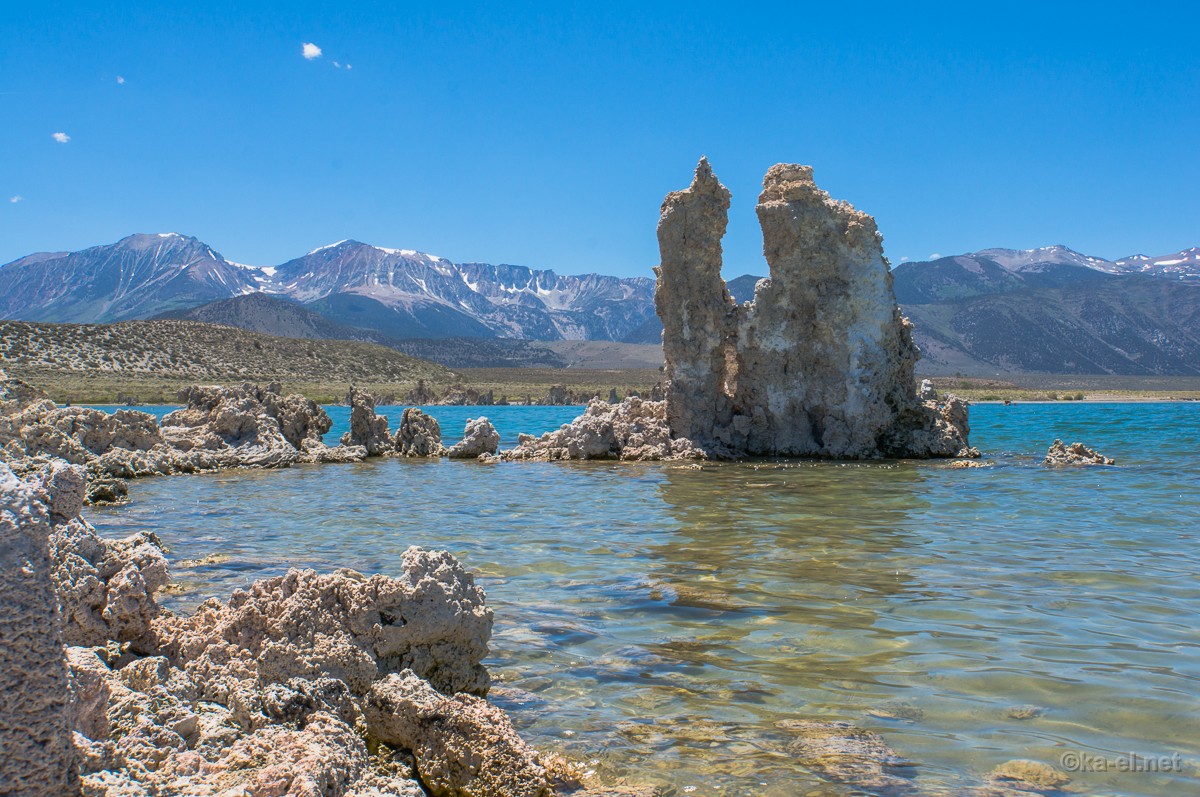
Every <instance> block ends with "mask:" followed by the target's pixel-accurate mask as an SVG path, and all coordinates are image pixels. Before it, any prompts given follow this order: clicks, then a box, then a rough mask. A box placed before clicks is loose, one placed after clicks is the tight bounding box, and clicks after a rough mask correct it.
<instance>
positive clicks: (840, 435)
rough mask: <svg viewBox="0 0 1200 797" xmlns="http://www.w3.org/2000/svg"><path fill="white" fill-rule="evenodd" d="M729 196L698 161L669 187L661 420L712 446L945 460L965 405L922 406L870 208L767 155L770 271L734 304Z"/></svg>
mask: <svg viewBox="0 0 1200 797" xmlns="http://www.w3.org/2000/svg"><path fill="white" fill-rule="evenodd" d="M728 207H729V192H728V190H727V189H725V187H724V186H722V185H721V184H720V182H718V181H717V179H716V177H715V176H714V175H713V172H712V169H711V167H710V166H709V164H708V162H707V161H706V160H703V159H702V160H701V161H700V165H699V166H698V167H697V168H696V175H695V178H694V179H693V181H692V185H691V186H690V187H689V188H687V189H686V190H684V191H676V192H672V193H670V194H668V195H667V198H666V200H665V201H664V203H663V207H662V214H661V217H660V220H659V230H658V235H659V248H660V251H661V255H662V263H661V265H660V266H659V267H658V269H657V274H658V285H657V287H656V292H655V307H656V310H657V312H658V314H659V317H660V318H661V319H662V321H663V327H664V332H663V351H664V355H665V357H666V373H667V377H668V379H669V380H670V382H669V384H668V387H667V416H668V419H669V422H670V426H671V432H672V434H673V435H674V436H675V437H679V438H686V439H689V440H691V441H693V442H694V443H695V444H696V445H698V446H699V447H700V448H702V449H704V450H705V451H707V452H708V453H709V454H710V455H715V456H730V455H740V454H751V455H766V456H776V455H781V456H817V457H836V458H855V459H857V458H870V457H879V456H891V457H932V456H942V457H950V456H956V455H958V454H959V452H960V451H963V450H964V449H967V448H968V442H967V435H968V431H969V429H968V428H967V425H966V403H965V402H963V401H961V400H958V399H955V398H953V397H950V398H948V399H947V400H946V401H945V402H939V401H937V400H936V399H930V400H927V401H922V400H921V399H920V398H918V396H917V395H916V392H915V390H914V389H913V384H914V377H913V367H914V365H915V363H916V360H917V357H918V352H917V348H916V346H915V345H914V344H913V342H912V334H911V327H912V325H911V323H910V322H909V321H908V320H907V319H906V318H904V317H903V316H902V315H901V314H900V309H899V307H898V306H897V305H896V300H895V295H894V293H893V291H892V277H891V273H890V271H889V266H888V261H887V259H886V258H885V257H884V255H883V247H882V238H881V236H880V235H879V233H878V231H877V230H876V227H875V221H874V219H872V218H871V217H870V216H868V215H867V214H865V213H862V212H860V211H857V210H855V209H854V208H853V207H851V206H850V205H849V204H847V203H845V202H837V201H834V200H832V199H830V197H829V195H828V194H827V193H825V192H824V191H822V190H820V189H819V188H818V187H817V186H816V184H815V183H814V182H813V179H812V169H811V167H808V166H800V165H796V164H777V165H776V166H773V167H771V169H770V170H769V171H768V172H767V175H766V177H765V178H764V180H763V191H762V194H761V195H760V196H759V202H758V206H757V212H758V217H759V221H760V224H761V225H762V229H763V253H764V255H765V256H766V259H767V262H768V264H769V266H770V270H771V277H770V279H767V280H761V281H760V282H759V283H758V285H757V287H756V289H755V296H754V300H753V301H752V302H750V303H747V304H744V305H740V306H738V305H737V304H736V303H735V302H734V301H733V299H732V298H731V297H730V296H729V293H728V290H727V288H726V287H725V283H724V281H723V280H722V279H721V262H722V261H721V244H720V241H721V236H722V235H723V234H724V232H725V226H726V221H727V214H728Z"/></svg>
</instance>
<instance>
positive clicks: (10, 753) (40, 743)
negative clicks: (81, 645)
mask: <svg viewBox="0 0 1200 797" xmlns="http://www.w3.org/2000/svg"><path fill="white" fill-rule="evenodd" d="M39 476H40V477H34V478H32V479H30V480H28V481H22V480H20V479H18V478H17V477H16V475H15V474H14V473H13V472H12V470H11V469H10V468H9V467H8V466H7V465H5V464H4V463H2V462H0V607H3V609H2V610H0V751H2V752H0V794H6V795H18V794H19V795H27V796H28V797H60V795H76V794H79V777H78V767H77V765H76V762H75V750H74V745H73V744H72V737H71V725H72V723H71V707H70V703H69V697H70V690H69V686H68V680H67V668H66V663H65V660H64V659H63V635H62V620H61V618H60V616H59V611H58V598H57V596H56V595H55V591H54V582H53V581H52V580H51V576H50V574H51V571H52V569H53V563H52V559H51V552H50V534H51V533H52V528H53V525H54V524H55V523H64V522H67V521H68V520H70V519H72V518H73V517H75V516H76V515H78V514H79V508H80V507H81V506H82V505H83V497H84V495H83V485H84V474H83V469H82V468H79V467H73V466H70V465H65V464H59V465H57V466H55V468H54V469H53V470H51V471H50V472H47V473H44V474H40V475H39Z"/></svg>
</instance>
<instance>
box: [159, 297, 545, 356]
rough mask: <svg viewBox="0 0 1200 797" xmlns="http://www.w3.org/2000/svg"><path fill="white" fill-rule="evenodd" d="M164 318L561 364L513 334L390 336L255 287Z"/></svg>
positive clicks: (429, 352) (415, 351) (432, 352)
mask: <svg viewBox="0 0 1200 797" xmlns="http://www.w3.org/2000/svg"><path fill="white" fill-rule="evenodd" d="M160 318H177V319H187V320H193V321H204V322H208V323H212V324H224V325H226V326H231V327H238V328H239V329H246V330H251V331H254V332H262V333H265V334H268V335H276V336H279V337H287V338H315V339H320V338H323V339H333V340H357V341H365V342H368V343H377V344H379V345H381V346H387V347H388V348H391V349H395V350H396V351H400V352H404V353H405V354H408V355H411V356H413V357H420V358H421V359H424V360H429V361H430V362H435V363H439V364H441V365H445V366H447V367H450V368H508V367H517V368H560V367H562V366H564V365H565V364H566V362H565V361H564V360H563V358H562V357H560V356H559V355H557V354H555V353H554V352H553V351H551V350H550V349H547V348H544V347H541V346H535V345H533V344H531V343H529V342H528V341H524V340H511V339H507V338H494V339H488V338H409V339H402V338H399V339H398V338H390V337H388V336H387V335H384V334H382V333H381V332H377V331H374V330H371V329H362V328H358V327H351V326H347V325H345V324H338V323H335V322H333V321H330V320H329V319H328V318H326V317H324V316H323V315H320V314H319V313H317V312H314V311H313V310H311V309H309V308H307V307H305V306H304V305H302V304H300V303H299V302H297V301H294V300H292V299H288V298H286V297H283V296H273V295H270V294H262V293H254V294H249V295H246V296H235V297H233V298H232V299H219V300H217V301H215V302H209V303H208V304H204V305H201V306H199V307H193V308H191V309H188V310H175V311H172V312H170V313H167V314H165V315H163V316H160Z"/></svg>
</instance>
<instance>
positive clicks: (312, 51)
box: [300, 42, 321, 61]
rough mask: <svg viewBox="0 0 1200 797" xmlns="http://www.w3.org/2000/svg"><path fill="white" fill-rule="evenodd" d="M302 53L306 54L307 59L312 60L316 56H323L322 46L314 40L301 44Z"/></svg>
mask: <svg viewBox="0 0 1200 797" xmlns="http://www.w3.org/2000/svg"><path fill="white" fill-rule="evenodd" d="M300 54H301V55H303V56H304V58H305V60H308V61H312V60H313V59H314V58H320V57H321V48H320V47H318V46H317V45H315V44H313V43H312V42H305V43H304V44H303V45H301V46H300Z"/></svg>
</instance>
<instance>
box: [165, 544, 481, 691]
mask: <svg viewBox="0 0 1200 797" xmlns="http://www.w3.org/2000/svg"><path fill="white" fill-rule="evenodd" d="M491 629H492V613H491V610H490V609H488V608H487V607H486V606H485V605H484V597H483V591H482V590H480V589H479V588H478V587H477V586H475V583H474V580H473V579H472V577H471V575H470V574H469V573H467V572H466V571H465V570H463V568H462V565H460V564H459V563H458V561H457V560H455V559H454V557H452V556H450V554H448V553H445V552H444V551H443V552H430V551H424V550H421V549H419V548H409V549H408V550H407V551H405V553H404V573H403V575H402V576H401V577H399V578H389V577H387V576H383V575H375V576H370V577H367V576H364V575H362V574H360V573H356V572H354V571H353V570H339V571H337V572H335V573H331V574H318V573H316V572H314V571H311V570H290V571H288V573H287V575H284V576H278V577H275V578H269V579H264V580H261V581H258V582H255V583H254V584H253V585H252V586H251V587H250V589H248V590H239V591H237V592H235V593H234V594H233V596H232V597H230V599H229V601H228V603H225V604H222V603H220V602H219V601H216V600H210V601H208V602H207V603H205V604H203V605H202V606H201V607H200V608H199V609H198V610H197V612H196V613H195V614H194V615H192V616H191V617H177V616H173V615H167V616H163V617H162V618H160V619H159V620H158V621H157V622H156V623H155V626H154V633H155V636H156V638H157V640H158V645H157V649H158V650H160V651H162V652H163V654H164V655H166V656H168V657H169V658H170V659H171V660H172V661H173V662H175V663H176V664H177V665H178V666H179V667H181V668H182V669H183V670H184V671H185V672H187V673H188V674H189V675H191V676H192V677H193V678H194V679H196V680H197V681H202V682H204V683H205V684H206V687H205V689H206V690H207V692H208V693H210V695H211V697H213V698H228V697H229V695H230V693H231V692H232V691H233V690H235V689H236V684H237V682H239V681H246V680H249V681H252V682H254V683H257V684H267V683H280V682H285V681H287V680H288V679H289V678H296V677H299V678H314V677H319V676H322V675H327V676H330V677H333V678H337V679H338V680H340V681H344V682H345V683H346V685H347V686H349V687H350V690H351V691H352V692H353V693H355V694H362V693H364V692H365V691H366V690H367V689H368V688H369V687H370V685H371V683H372V682H373V681H375V680H376V679H377V678H379V677H381V675H382V674H384V673H387V672H395V671H398V670H400V669H404V668H408V669H411V670H413V671H415V672H416V673H418V674H419V675H420V676H421V677H422V678H425V679H426V680H428V681H430V682H431V683H432V684H433V685H434V686H435V687H436V688H438V689H441V690H443V691H448V692H472V693H478V694H483V693H486V691H487V686H488V676H487V670H486V669H485V668H484V667H483V665H482V664H481V663H480V662H481V661H482V659H483V658H484V656H486V655H487V640H488V639H489V637H490V636H491Z"/></svg>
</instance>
